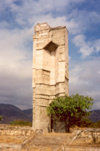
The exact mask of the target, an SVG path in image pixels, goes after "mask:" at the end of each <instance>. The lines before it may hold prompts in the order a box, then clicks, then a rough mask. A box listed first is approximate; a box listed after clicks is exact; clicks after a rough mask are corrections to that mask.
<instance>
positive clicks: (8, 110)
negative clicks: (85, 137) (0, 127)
mask: <svg viewBox="0 0 100 151" xmlns="http://www.w3.org/2000/svg"><path fill="white" fill-rule="evenodd" d="M0 115H1V116H2V117H3V119H2V121H0V123H5V124H7V123H10V122H11V121H14V120H25V121H30V122H31V121H32V109H26V110H22V109H20V108H18V107H16V106H14V105H11V104H0ZM90 119H91V120H92V121H93V122H96V121H98V120H100V110H93V111H91V115H90Z"/></svg>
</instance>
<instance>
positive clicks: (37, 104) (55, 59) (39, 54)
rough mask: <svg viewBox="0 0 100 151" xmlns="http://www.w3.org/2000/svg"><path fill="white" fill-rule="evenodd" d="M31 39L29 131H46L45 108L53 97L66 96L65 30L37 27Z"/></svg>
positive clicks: (67, 91) (66, 48)
mask: <svg viewBox="0 0 100 151" xmlns="http://www.w3.org/2000/svg"><path fill="white" fill-rule="evenodd" d="M33 40H34V46H33V49H34V51H33V80H32V86H33V128H34V130H36V129H42V130H44V131H48V130H50V128H51V123H50V118H49V117H48V115H47V111H46V107H47V106H48V105H49V103H50V102H51V101H52V100H53V98H54V97H55V96H63V95H65V94H66V95H69V87H68V81H69V75H68V31H67V29H66V27H55V28H51V27H50V26H49V25H48V24H47V23H43V24H37V25H36V26H35V28H34V36H33Z"/></svg>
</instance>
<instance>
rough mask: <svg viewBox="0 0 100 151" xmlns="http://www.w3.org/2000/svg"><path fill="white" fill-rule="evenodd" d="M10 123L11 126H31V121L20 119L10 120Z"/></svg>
mask: <svg viewBox="0 0 100 151" xmlns="http://www.w3.org/2000/svg"><path fill="white" fill-rule="evenodd" d="M10 124H11V125H13V126H32V122H29V121H22V120H15V121H12V122H11V123H10Z"/></svg>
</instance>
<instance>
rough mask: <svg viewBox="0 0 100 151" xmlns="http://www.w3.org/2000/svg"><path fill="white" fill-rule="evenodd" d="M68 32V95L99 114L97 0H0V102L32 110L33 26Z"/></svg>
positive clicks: (99, 26) (99, 1) (99, 25)
mask: <svg viewBox="0 0 100 151" xmlns="http://www.w3.org/2000/svg"><path fill="white" fill-rule="evenodd" d="M41 22H48V23H49V24H50V25H51V26H59V25H65V26H67V28H68V31H69V65H70V66H69V72H70V76H69V78H70V81H69V85H70V87H69V89H70V94H73V93H80V94H83V95H89V96H91V97H93V98H94V100H95V102H94V108H95V109H100V0H0V103H9V104H14V105H17V106H18V107H20V108H30V107H32V45H33V42H32V39H33V37H32V36H33V27H34V25H35V24H36V23H41Z"/></svg>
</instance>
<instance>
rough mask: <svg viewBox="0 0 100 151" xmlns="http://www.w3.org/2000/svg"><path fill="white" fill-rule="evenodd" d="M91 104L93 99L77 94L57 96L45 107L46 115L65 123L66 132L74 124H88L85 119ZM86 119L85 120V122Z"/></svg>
mask: <svg viewBox="0 0 100 151" xmlns="http://www.w3.org/2000/svg"><path fill="white" fill-rule="evenodd" d="M92 105H93V99H92V98H91V97H88V96H82V95H79V94H76V95H71V96H63V97H57V98H55V99H54V101H52V102H51V103H50V105H49V106H48V107H47V112H48V115H49V116H50V117H51V119H52V120H53V121H55V120H60V121H63V122H65V124H66V132H69V129H70V127H72V126H74V125H78V126H80V125H81V126H82V125H86V124H89V121H88V120H87V118H88V115H89V112H88V110H90V109H91V106H92ZM86 121H87V122H86Z"/></svg>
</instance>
